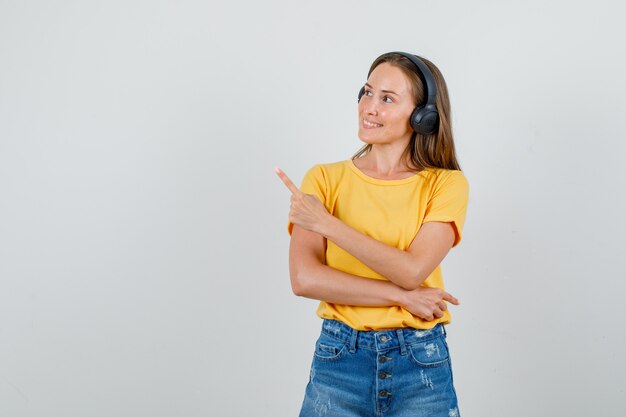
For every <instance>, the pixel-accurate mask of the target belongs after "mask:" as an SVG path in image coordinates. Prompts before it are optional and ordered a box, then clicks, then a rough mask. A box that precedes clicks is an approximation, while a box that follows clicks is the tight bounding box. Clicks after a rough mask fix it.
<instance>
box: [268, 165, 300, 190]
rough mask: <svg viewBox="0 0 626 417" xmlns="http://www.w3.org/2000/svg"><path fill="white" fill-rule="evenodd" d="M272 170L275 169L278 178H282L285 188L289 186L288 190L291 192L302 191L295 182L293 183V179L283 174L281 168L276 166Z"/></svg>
mask: <svg viewBox="0 0 626 417" xmlns="http://www.w3.org/2000/svg"><path fill="white" fill-rule="evenodd" d="M274 171H276V174H277V175H278V178H280V179H281V180H282V182H283V183H284V184H285V186H287V188H289V191H291V193H292V194H300V193H302V191H300V189H299V188H298V187H297V186H296V184H294V183H293V181H291V180H290V179H289V177H288V176H287V174H285V172H284V171H283V170H282V169H280V168H278V167H276V168H275V169H274Z"/></svg>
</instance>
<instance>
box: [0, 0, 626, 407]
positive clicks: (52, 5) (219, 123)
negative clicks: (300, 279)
mask: <svg viewBox="0 0 626 417" xmlns="http://www.w3.org/2000/svg"><path fill="white" fill-rule="evenodd" d="M623 15H624V7H623V6H621V5H620V3H619V2H614V1H608V0H604V1H596V2H587V1H585V2H583V1H573V2H572V1H551V2H546V1H545V0H530V1H526V2H507V1H504V2H503V1H487V0H481V1H472V2H466V1H435V0H432V1H416V0H412V1H388V2H382V1H370V0H368V1H364V0H359V1H356V0H353V1H328V0H324V1H315V2H294V1H277V0H271V1H258V2H252V1H250V2H235V1H233V2H214V1H138V0H125V1H108V2H103V1H98V2H96V1H57V2H46V1H0V416H3V417H5V416H6V417H21V416H45V417H49V416H55V417H56V416H61V417H65V416H67V417H70V416H72V417H73V416H76V417H85V416H90V417H101V416H116V417H121V416H133V417H134V416H150V417H153V416H154V417H157V416H185V417H187V416H189V417H192V416H246V417H247V416H271V417H282V416H285V417H287V416H295V415H297V413H298V410H299V407H300V403H301V401H302V398H303V395H304V388H305V385H306V382H307V380H308V372H309V366H310V361H311V357H312V351H313V344H314V341H315V339H316V338H317V336H318V333H319V327H320V324H321V322H320V320H319V319H318V318H317V317H316V316H315V308H316V306H317V302H315V301H313V300H308V299H304V298H298V297H295V296H294V295H293V294H292V292H291V288H290V285H289V277H288V269H287V267H288V264H287V251H288V245H289V237H288V234H287V230H286V224H287V213H288V206H289V193H288V190H287V189H286V188H284V186H283V185H282V184H281V183H280V181H279V180H278V178H277V177H276V176H275V174H274V172H273V168H274V166H276V165H278V166H281V167H282V168H283V169H285V170H286V172H287V173H288V174H289V175H291V177H292V178H293V179H294V181H296V182H298V183H299V182H300V180H301V178H302V175H303V174H304V172H306V170H307V169H308V168H310V167H311V166H312V165H314V164H316V163H325V162H334V161H339V160H344V159H348V158H349V157H350V156H351V155H352V154H353V153H354V152H355V151H356V150H357V149H358V148H359V147H360V145H361V143H360V142H359V141H358V138H357V135H356V131H357V124H356V95H357V92H358V90H359V88H360V87H361V86H362V84H363V83H364V81H365V77H366V74H367V70H368V68H369V65H370V63H371V62H372V61H373V60H374V58H376V57H377V56H378V55H379V54H381V53H383V52H387V51H391V50H403V51H409V52H413V53H418V54H420V55H423V56H425V57H427V58H429V59H431V60H432V61H433V62H435V63H436V64H437V65H438V66H439V68H440V69H441V71H442V72H443V74H444V76H445V77H446V79H447V82H448V87H449V90H450V95H451V100H452V108H453V115H454V127H455V137H456V144H457V150H458V156H459V159H460V162H461V166H462V168H463V170H464V172H465V174H466V176H467V178H468V180H469V182H470V187H471V190H470V206H469V210H468V216H467V223H466V227H465V230H464V239H463V242H462V244H461V245H460V246H458V247H457V248H455V249H454V250H453V251H452V252H451V253H450V255H449V256H448V258H446V260H445V261H444V265H443V270H444V275H445V277H446V283H447V287H448V289H449V290H450V291H451V292H452V293H453V294H455V295H456V296H457V297H459V298H460V300H461V302H462V305H461V306H459V307H457V308H454V311H453V318H454V319H453V323H452V324H451V325H450V326H449V327H448V329H449V343H450V346H451V352H452V357H453V364H454V370H455V383H456V388H457V392H458V396H459V403H460V410H461V413H462V415H464V416H465V417H472V416H476V417H485V416H487V417H489V416H494V417H495V416H516V417H517V416H519V417H528V416H580V417H589V416H616V417H617V416H623V413H624V412H623V407H622V406H621V403H622V399H623V397H624V395H625V385H626V383H625V382H624V377H623V374H624V372H625V371H626V361H625V360H624V356H623V352H624V351H625V350H626V338H625V336H624V325H625V320H624V318H625V317H626V308H625V307H624V304H623V298H624V293H625V290H626V285H625V284H624V280H625V278H626V263H625V262H624V243H623V235H624V233H625V232H626V224H625V221H624V212H625V211H626V203H625V198H624V180H625V179H626V175H625V174H624V170H623V168H622V162H623V161H624V158H625V157H626V146H625V142H624V140H625V136H626V135H625V134H626V117H624V114H625V113H626V98H625V94H626V81H625V77H624V73H625V72H626V59H624V56H623V55H624V54H623V39H624V38H625V36H626V31H625V30H624V29H623V25H622V23H623V22H622V20H623Z"/></svg>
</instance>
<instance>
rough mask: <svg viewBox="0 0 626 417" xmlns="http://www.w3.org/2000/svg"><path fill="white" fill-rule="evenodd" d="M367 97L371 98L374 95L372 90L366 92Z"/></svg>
mask: <svg viewBox="0 0 626 417" xmlns="http://www.w3.org/2000/svg"><path fill="white" fill-rule="evenodd" d="M365 95H366V96H368V97H371V96H372V95H373V94H372V92H371V91H370V90H365Z"/></svg>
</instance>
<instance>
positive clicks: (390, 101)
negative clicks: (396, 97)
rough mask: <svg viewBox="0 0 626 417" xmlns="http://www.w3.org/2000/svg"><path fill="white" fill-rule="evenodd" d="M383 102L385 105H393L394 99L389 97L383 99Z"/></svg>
mask: <svg viewBox="0 0 626 417" xmlns="http://www.w3.org/2000/svg"><path fill="white" fill-rule="evenodd" d="M383 101H384V102H385V103H393V99H392V98H391V97H389V96H385V97H383Z"/></svg>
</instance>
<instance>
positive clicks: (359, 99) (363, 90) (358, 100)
mask: <svg viewBox="0 0 626 417" xmlns="http://www.w3.org/2000/svg"><path fill="white" fill-rule="evenodd" d="M363 94H365V87H361V89H360V90H359V98H358V99H357V103H358V102H360V101H361V97H363Z"/></svg>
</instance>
